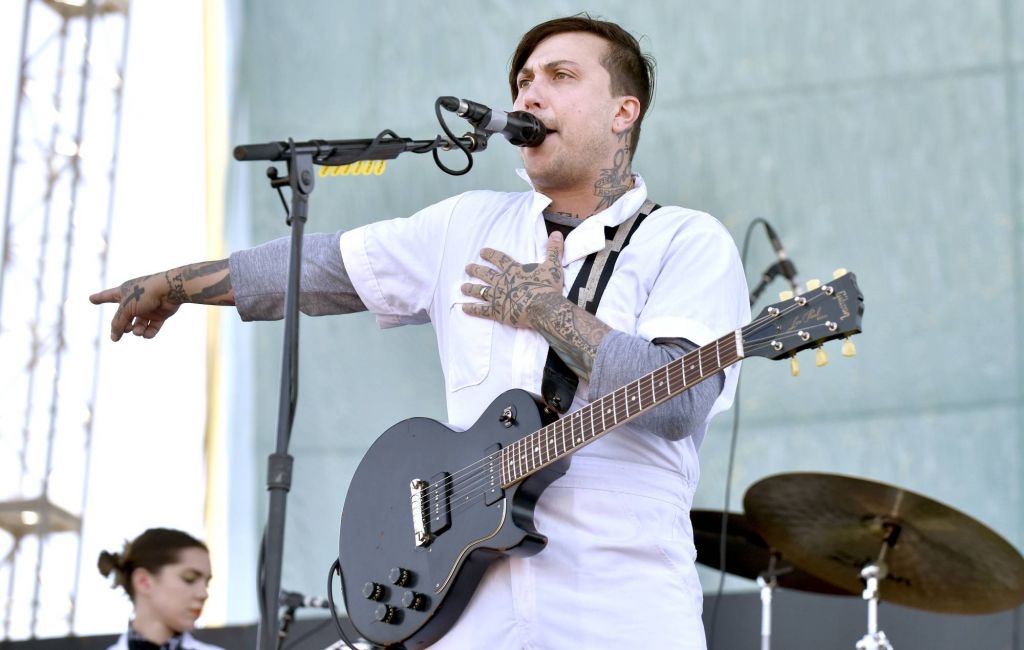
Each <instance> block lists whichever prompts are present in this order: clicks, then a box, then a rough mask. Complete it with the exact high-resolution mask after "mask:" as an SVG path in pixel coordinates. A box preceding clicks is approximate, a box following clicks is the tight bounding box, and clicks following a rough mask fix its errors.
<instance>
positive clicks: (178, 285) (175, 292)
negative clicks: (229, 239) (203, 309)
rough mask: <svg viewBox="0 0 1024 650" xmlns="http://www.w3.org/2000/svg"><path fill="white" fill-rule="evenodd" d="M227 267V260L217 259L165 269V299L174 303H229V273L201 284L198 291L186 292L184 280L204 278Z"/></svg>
mask: <svg viewBox="0 0 1024 650" xmlns="http://www.w3.org/2000/svg"><path fill="white" fill-rule="evenodd" d="M227 268H228V261H227V260H226V259H225V260H217V261H216V262H203V263H201V264H192V265H190V266H184V267H182V268H180V269H175V270H174V271H173V272H172V271H167V272H165V273H164V278H165V279H166V280H167V289H168V291H167V299H168V300H169V301H170V302H173V303H175V304H178V305H180V304H182V303H185V302H194V303H199V304H202V305H230V304H232V303H231V301H230V300H229V299H228V297H227V296H228V294H229V293H230V292H231V274H229V273H228V274H225V275H224V277H222V278H221V279H220V280H217V281H216V282H214V283H213V284H208V285H206V286H203V287H202V288H201V289H200V290H199V291H196V292H193V293H191V294H190V293H188V292H187V291H185V281H186V280H196V279H199V278H205V277H207V276H211V275H214V274H217V273H221V272H223V271H225V270H226V269H227Z"/></svg>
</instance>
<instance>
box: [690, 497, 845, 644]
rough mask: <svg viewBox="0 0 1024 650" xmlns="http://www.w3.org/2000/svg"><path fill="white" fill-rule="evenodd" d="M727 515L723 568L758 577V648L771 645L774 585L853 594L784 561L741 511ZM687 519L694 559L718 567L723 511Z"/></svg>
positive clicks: (704, 512) (695, 514)
mask: <svg viewBox="0 0 1024 650" xmlns="http://www.w3.org/2000/svg"><path fill="white" fill-rule="evenodd" d="M726 518H727V522H726V534H725V542H726V544H725V558H726V563H725V568H726V572H727V573H731V574H733V575H736V576H739V577H741V578H748V579H750V580H755V581H757V585H758V587H759V588H760V590H761V650H769V649H770V648H771V636H772V599H773V596H774V592H775V589H776V588H777V587H782V588H784V589H793V590H797V591H808V592H814V593H820V594H829V595H843V596H852V595H854V594H855V592H851V591H847V590H845V589H842V588H840V587H836V586H835V585H832V584H830V583H828V582H825V581H824V580H819V579H818V578H816V577H814V576H812V575H810V574H809V573H807V572H805V571H802V570H801V569H800V568H799V567H797V566H794V565H793V564H791V563H789V562H787V561H786V560H785V559H783V557H782V555H781V554H780V553H779V552H778V551H777V550H775V549H773V548H770V547H769V546H768V544H767V543H766V542H765V541H764V539H763V538H762V537H761V536H760V535H759V534H758V533H757V531H755V530H754V528H753V526H752V525H751V523H750V521H749V520H748V519H747V518H746V517H744V516H743V515H742V514H740V513H738V512H729V513H726ZM690 520H691V522H692V523H693V539H694V545H695V546H696V547H697V561H698V562H700V563H701V564H704V565H707V566H709V567H713V568H716V569H717V568H720V567H721V561H720V557H721V533H722V513H721V512H719V511H716V510H693V511H691V512H690Z"/></svg>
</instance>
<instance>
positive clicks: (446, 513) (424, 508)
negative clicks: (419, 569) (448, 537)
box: [409, 472, 452, 546]
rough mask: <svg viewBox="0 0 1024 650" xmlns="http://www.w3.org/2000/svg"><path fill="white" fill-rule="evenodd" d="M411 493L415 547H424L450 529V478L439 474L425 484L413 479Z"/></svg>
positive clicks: (444, 473)
mask: <svg viewBox="0 0 1024 650" xmlns="http://www.w3.org/2000/svg"><path fill="white" fill-rule="evenodd" d="M409 491H410V492H411V493H412V526H413V531H414V535H415V539H416V546H426V545H427V544H429V543H430V542H431V540H433V539H434V537H436V536H438V535H440V534H441V533H443V532H444V531H446V530H448V529H449V528H451V527H452V476H451V474H449V473H448V472H439V473H438V474H435V475H434V476H432V477H431V479H430V482H429V483H427V482H426V481H424V480H423V479H413V481H412V482H411V483H409Z"/></svg>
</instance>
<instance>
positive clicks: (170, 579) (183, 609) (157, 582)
mask: <svg viewBox="0 0 1024 650" xmlns="http://www.w3.org/2000/svg"><path fill="white" fill-rule="evenodd" d="M147 577H148V580H146V581H144V585H143V589H142V590H141V591H137V592H136V602H135V608H136V618H138V617H139V616H140V615H142V614H143V612H145V613H146V614H148V615H149V616H151V617H153V619H154V621H153V622H159V623H162V624H163V625H164V626H166V627H167V628H168V630H170V631H171V632H172V633H174V634H177V633H179V632H184V631H186V630H191V629H192V628H193V627H194V626H195V623H196V619H197V618H199V615H200V614H202V612H203V603H205V602H206V598H207V596H208V595H209V594H208V593H207V586H208V584H209V582H210V554H209V553H207V552H206V551H205V550H204V549H201V548H186V549H184V550H182V551H181V552H180V553H179V554H178V561H177V562H175V563H173V564H166V565H164V566H163V567H162V568H160V570H159V571H157V572H156V573H155V574H148V576H147ZM140 597H141V598H140Z"/></svg>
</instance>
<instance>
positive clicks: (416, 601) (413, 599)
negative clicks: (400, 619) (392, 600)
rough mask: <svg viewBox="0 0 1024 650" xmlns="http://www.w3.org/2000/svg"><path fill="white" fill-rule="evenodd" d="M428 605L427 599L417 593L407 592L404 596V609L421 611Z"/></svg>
mask: <svg viewBox="0 0 1024 650" xmlns="http://www.w3.org/2000/svg"><path fill="white" fill-rule="evenodd" d="M426 605H427V597H426V596H424V595H423V594H420V593H417V592H415V591H407V592H405V593H404V594H402V607H405V608H406V609H415V610H421V609H423V608H424V607H426Z"/></svg>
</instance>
